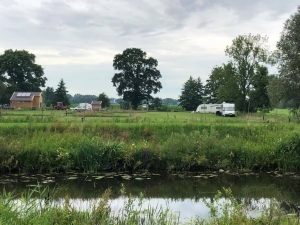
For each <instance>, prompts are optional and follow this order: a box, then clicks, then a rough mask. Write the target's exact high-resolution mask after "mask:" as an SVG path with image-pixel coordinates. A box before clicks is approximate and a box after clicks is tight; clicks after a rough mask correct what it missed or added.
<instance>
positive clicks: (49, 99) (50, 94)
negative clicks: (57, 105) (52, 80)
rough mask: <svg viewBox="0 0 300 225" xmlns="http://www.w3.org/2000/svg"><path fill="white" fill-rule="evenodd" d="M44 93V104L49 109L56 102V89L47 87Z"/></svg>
mask: <svg viewBox="0 0 300 225" xmlns="http://www.w3.org/2000/svg"><path fill="white" fill-rule="evenodd" d="M43 92H44V103H45V104H46V106H47V107H49V106H50V105H51V104H53V103H54V102H55V99H54V96H55V95H54V94H55V93H54V88H53V87H47V88H46V90H44V91H43Z"/></svg>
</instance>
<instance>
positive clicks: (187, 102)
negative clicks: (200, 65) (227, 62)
mask: <svg viewBox="0 0 300 225" xmlns="http://www.w3.org/2000/svg"><path fill="white" fill-rule="evenodd" d="M179 102H180V104H179V105H181V106H182V107H183V108H184V109H185V110H189V111H191V110H196V108H197V106H198V105H200V104H201V103H202V102H203V84H202V82H201V79H200V77H198V78H197V79H193V78H192V77H191V76H190V78H189V79H188V80H187V81H186V82H185V83H184V85H183V88H182V89H181V95H180V96H179Z"/></svg>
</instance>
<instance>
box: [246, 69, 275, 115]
mask: <svg viewBox="0 0 300 225" xmlns="http://www.w3.org/2000/svg"><path fill="white" fill-rule="evenodd" d="M252 84H253V89H252V90H251V91H250V93H249V97H250V101H251V105H252V106H253V108H254V109H263V108H266V109H269V108H271V103H270V99H269V95H268V90H267V86H268V84H269V72H268V68H267V67H265V66H260V65H258V67H257V70H256V73H255V75H254V77H253V82H252Z"/></svg>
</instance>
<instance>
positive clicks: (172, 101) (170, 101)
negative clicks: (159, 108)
mask: <svg viewBox="0 0 300 225" xmlns="http://www.w3.org/2000/svg"><path fill="white" fill-rule="evenodd" d="M162 103H163V104H164V105H178V103H179V102H178V100H177V99H173V98H164V99H162Z"/></svg>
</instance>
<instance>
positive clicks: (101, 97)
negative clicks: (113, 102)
mask: <svg viewBox="0 0 300 225" xmlns="http://www.w3.org/2000/svg"><path fill="white" fill-rule="evenodd" d="M97 100H98V101H102V103H101V107H102V108H106V107H109V106H110V100H109V98H108V96H107V95H106V94H105V93H104V92H102V93H101V94H100V95H99V97H98V99H97Z"/></svg>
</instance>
